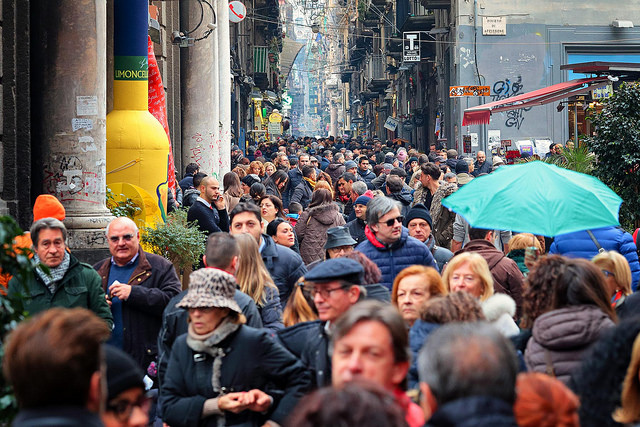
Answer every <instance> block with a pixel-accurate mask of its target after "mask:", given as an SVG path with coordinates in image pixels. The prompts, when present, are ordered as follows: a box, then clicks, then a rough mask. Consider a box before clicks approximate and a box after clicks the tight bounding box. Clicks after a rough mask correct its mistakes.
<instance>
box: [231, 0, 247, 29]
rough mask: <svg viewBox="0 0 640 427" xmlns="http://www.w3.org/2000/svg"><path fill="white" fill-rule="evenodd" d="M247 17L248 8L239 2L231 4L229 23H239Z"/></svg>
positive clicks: (235, 1)
mask: <svg viewBox="0 0 640 427" xmlns="http://www.w3.org/2000/svg"><path fill="white" fill-rule="evenodd" d="M246 16H247V7H246V6H245V5H244V4H243V3H242V2H239V1H237V0H234V1H232V2H229V21H230V22H233V23H236V24H237V23H238V22H240V21H243V20H244V18H245V17H246Z"/></svg>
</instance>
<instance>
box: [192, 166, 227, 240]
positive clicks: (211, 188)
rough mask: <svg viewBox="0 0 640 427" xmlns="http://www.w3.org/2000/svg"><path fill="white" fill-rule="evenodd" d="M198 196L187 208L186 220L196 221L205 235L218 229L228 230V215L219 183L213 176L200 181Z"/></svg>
mask: <svg viewBox="0 0 640 427" xmlns="http://www.w3.org/2000/svg"><path fill="white" fill-rule="evenodd" d="M199 189H200V196H199V197H198V198H197V199H196V201H195V202H194V203H193V205H192V206H191V208H189V213H188V214H187V221H189V222H191V221H195V220H197V221H198V228H200V230H202V232H203V233H205V234H206V235H207V236H209V235H210V234H211V233H216V232H218V231H227V232H228V231H229V216H228V215H227V208H226V205H225V201H224V197H222V194H221V193H220V184H219V183H218V180H217V179H215V178H214V177H213V176H206V177H204V178H202V181H201V182H200V188H199Z"/></svg>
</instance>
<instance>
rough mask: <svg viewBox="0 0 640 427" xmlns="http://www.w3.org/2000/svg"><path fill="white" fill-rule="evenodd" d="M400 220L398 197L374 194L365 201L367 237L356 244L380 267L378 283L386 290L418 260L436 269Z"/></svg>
mask: <svg viewBox="0 0 640 427" xmlns="http://www.w3.org/2000/svg"><path fill="white" fill-rule="evenodd" d="M403 220H404V217H403V216H402V215H400V204H399V203H398V202H397V201H395V200H392V199H390V198H388V197H383V196H380V197H375V198H374V199H373V200H371V201H370V202H369V203H368V204H367V226H366V227H365V236H366V238H367V239H366V240H365V241H364V242H362V243H360V244H359V245H358V246H357V247H356V250H357V251H360V252H362V253H363V254H365V255H366V256H367V257H368V258H369V259H370V260H371V261H373V262H374V263H375V264H376V265H377V266H378V267H379V268H380V272H381V273H382V280H381V282H380V284H381V285H383V286H385V287H386V288H387V289H389V290H391V288H392V286H393V280H394V279H395V277H396V276H397V275H398V273H400V271H402V270H403V269H404V268H406V267H409V266H412V265H416V264H417V265H426V266H428V267H433V268H435V269H436V270H438V265H437V264H436V261H435V260H434V259H433V255H431V252H430V251H429V249H428V248H427V247H426V245H424V244H423V243H422V242H421V241H419V240H418V239H416V238H413V237H411V236H409V230H407V229H406V228H405V227H403V226H402V222H403ZM438 271H439V270H438Z"/></svg>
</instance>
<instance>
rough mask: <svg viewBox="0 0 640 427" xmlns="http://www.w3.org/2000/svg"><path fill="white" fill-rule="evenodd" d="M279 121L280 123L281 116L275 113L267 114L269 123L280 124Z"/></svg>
mask: <svg viewBox="0 0 640 427" xmlns="http://www.w3.org/2000/svg"><path fill="white" fill-rule="evenodd" d="M281 121H282V114H280V113H276V112H275V111H274V112H273V113H271V114H269V122H270V123H280V122H281Z"/></svg>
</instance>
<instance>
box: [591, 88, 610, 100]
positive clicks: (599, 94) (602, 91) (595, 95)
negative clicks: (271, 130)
mask: <svg viewBox="0 0 640 427" xmlns="http://www.w3.org/2000/svg"><path fill="white" fill-rule="evenodd" d="M612 96H613V86H612V85H610V84H608V85H606V86H605V87H599V88H597V89H594V90H592V91H591V99H593V100H594V101H598V100H600V99H607V98H611V97H612Z"/></svg>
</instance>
